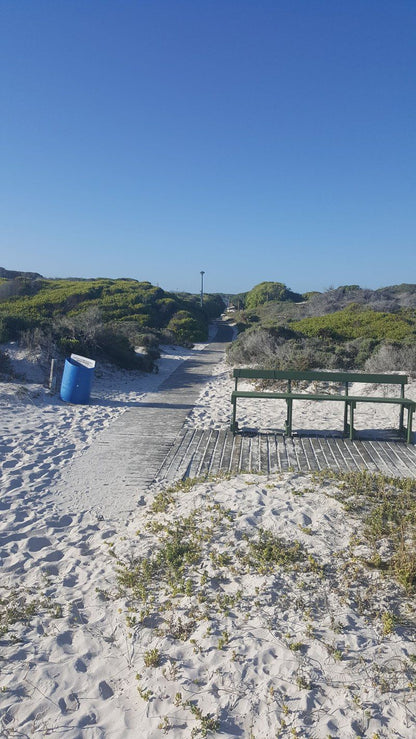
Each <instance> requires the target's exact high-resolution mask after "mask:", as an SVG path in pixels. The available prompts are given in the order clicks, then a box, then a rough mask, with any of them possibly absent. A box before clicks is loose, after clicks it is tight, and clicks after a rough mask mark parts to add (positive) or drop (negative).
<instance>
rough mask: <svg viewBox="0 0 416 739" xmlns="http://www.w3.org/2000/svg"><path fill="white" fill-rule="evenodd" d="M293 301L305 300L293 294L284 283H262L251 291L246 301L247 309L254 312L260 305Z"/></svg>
mask: <svg viewBox="0 0 416 739" xmlns="http://www.w3.org/2000/svg"><path fill="white" fill-rule="evenodd" d="M289 300H290V301H293V302H300V301H302V300H303V297H302V295H299V294H298V293H294V292H292V291H291V290H290V289H289V288H288V287H286V285H284V284H283V282H260V283H259V284H258V285H256V286H255V287H253V289H252V290H250V291H249V292H248V293H247V295H246V299H245V308H246V309H247V310H253V309H255V308H257V306H258V305H262V304H263V303H267V302H270V301H289Z"/></svg>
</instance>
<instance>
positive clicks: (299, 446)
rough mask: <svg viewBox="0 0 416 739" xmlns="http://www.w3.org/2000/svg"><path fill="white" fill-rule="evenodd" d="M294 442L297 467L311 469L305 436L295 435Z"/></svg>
mask: <svg viewBox="0 0 416 739" xmlns="http://www.w3.org/2000/svg"><path fill="white" fill-rule="evenodd" d="M292 443H293V448H294V451H295V454H296V462H297V468H298V469H299V470H309V469H310V467H309V461H308V457H307V454H306V451H305V449H304V446H303V438H302V437H300V436H293V438H292Z"/></svg>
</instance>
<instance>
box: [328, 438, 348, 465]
mask: <svg viewBox="0 0 416 739" xmlns="http://www.w3.org/2000/svg"><path fill="white" fill-rule="evenodd" d="M337 441H338V440H337V438H336V437H335V436H334V437H332V438H331V439H328V448H329V449H330V450H331V454H332V456H333V459H334V467H333V469H336V470H340V471H345V470H348V469H349V468H348V465H347V464H346V462H345V458H344V455H343V454H342V452H341V448H340V446H339V445H338V443H337Z"/></svg>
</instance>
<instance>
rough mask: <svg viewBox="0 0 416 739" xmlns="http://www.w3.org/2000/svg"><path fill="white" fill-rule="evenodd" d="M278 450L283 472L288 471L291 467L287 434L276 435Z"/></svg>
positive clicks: (280, 467) (280, 466)
mask: <svg viewBox="0 0 416 739" xmlns="http://www.w3.org/2000/svg"><path fill="white" fill-rule="evenodd" d="M276 451H277V459H278V462H279V469H280V470H281V472H287V470H288V469H289V458H288V456H287V446H286V437H285V436H276Z"/></svg>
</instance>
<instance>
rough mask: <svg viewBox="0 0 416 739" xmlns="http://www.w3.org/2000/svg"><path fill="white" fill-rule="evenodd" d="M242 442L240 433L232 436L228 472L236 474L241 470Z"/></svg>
mask: <svg viewBox="0 0 416 739" xmlns="http://www.w3.org/2000/svg"><path fill="white" fill-rule="evenodd" d="M242 443H243V437H242V436H241V434H237V435H236V436H235V437H234V444H233V448H232V453H231V459H230V464H229V469H230V472H232V473H234V474H237V473H238V472H240V470H241V447H242Z"/></svg>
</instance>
